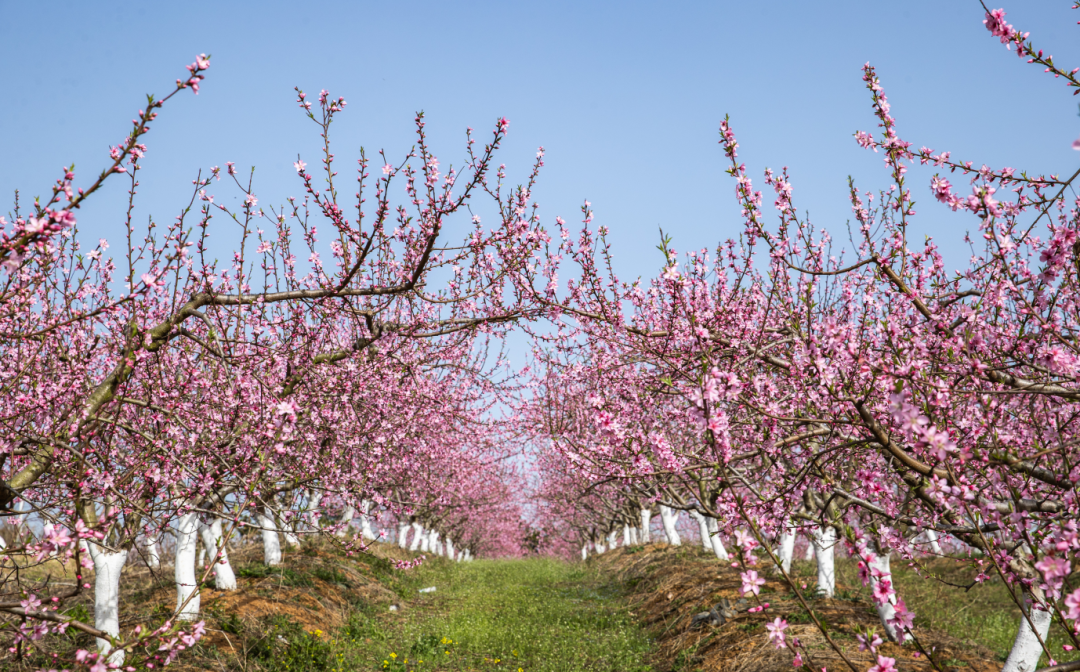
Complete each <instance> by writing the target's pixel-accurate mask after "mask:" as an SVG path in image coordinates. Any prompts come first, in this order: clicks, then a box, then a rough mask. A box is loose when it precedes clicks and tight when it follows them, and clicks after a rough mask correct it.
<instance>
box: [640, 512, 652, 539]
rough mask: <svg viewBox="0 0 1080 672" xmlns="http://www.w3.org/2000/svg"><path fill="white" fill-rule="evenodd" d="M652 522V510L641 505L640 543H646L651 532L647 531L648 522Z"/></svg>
mask: <svg viewBox="0 0 1080 672" xmlns="http://www.w3.org/2000/svg"><path fill="white" fill-rule="evenodd" d="M651 522H652V511H650V510H648V509H646V508H645V507H641V543H643V544H647V543H649V541H650V540H651V537H652V534H651V533H650V532H649V524H650V523H651Z"/></svg>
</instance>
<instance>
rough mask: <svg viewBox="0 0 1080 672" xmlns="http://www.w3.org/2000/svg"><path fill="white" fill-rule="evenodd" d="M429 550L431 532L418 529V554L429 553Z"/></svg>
mask: <svg viewBox="0 0 1080 672" xmlns="http://www.w3.org/2000/svg"><path fill="white" fill-rule="evenodd" d="M430 550H431V530H427V529H424V528H420V552H421V553H429V552H430Z"/></svg>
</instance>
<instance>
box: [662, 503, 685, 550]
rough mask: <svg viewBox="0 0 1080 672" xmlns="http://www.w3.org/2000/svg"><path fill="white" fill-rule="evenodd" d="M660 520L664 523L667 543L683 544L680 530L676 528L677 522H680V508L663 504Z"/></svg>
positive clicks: (673, 544)
mask: <svg viewBox="0 0 1080 672" xmlns="http://www.w3.org/2000/svg"><path fill="white" fill-rule="evenodd" d="M660 522H662V523H663V524H664V536H665V537H667V543H669V544H671V545H672V546H682V537H680V536H679V531H678V530H677V529H676V528H675V524H676V523H678V522H679V512H678V510H676V509H673V508H671V507H670V506H665V505H663V504H661V505H660Z"/></svg>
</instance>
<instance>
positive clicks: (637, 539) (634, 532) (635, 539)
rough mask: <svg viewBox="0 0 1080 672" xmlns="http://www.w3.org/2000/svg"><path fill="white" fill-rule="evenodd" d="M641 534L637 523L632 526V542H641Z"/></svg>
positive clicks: (634, 543) (636, 543)
mask: <svg viewBox="0 0 1080 672" xmlns="http://www.w3.org/2000/svg"><path fill="white" fill-rule="evenodd" d="M640 539H641V535H639V534H638V527H637V526H636V525H634V526H632V527H631V528H630V543H631V544H633V545H635V546H637V545H638V543H639V542H640Z"/></svg>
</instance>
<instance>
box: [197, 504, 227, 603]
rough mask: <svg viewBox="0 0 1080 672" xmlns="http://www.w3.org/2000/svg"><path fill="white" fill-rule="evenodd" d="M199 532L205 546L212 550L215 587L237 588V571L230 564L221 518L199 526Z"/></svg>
mask: <svg viewBox="0 0 1080 672" xmlns="http://www.w3.org/2000/svg"><path fill="white" fill-rule="evenodd" d="M199 533H200V534H201V536H202V542H203V546H205V547H206V548H208V549H209V550H210V561H211V562H213V563H214V587H215V588H217V589H218V590H236V573H235V572H233V568H232V565H231V564H229V553H228V551H226V550H225V539H224V535H222V533H221V519H220V518H215V519H214V522H212V523H210V524H209V525H201V526H199Z"/></svg>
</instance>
